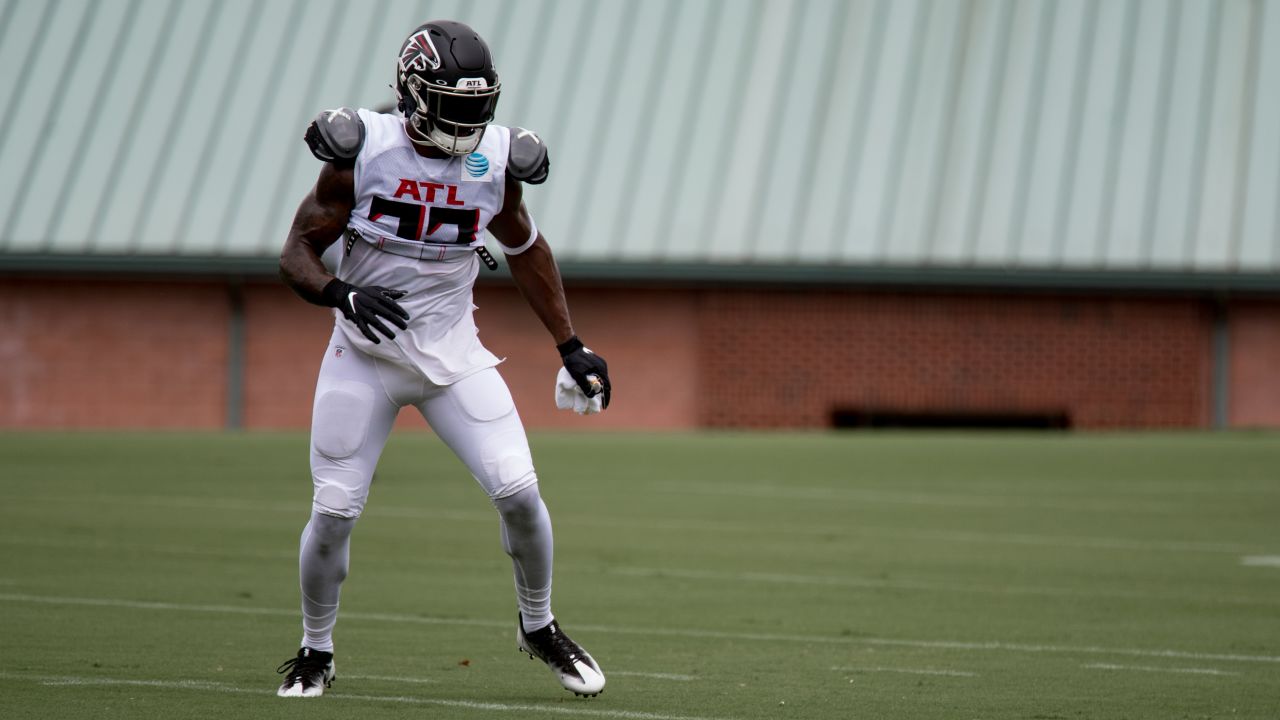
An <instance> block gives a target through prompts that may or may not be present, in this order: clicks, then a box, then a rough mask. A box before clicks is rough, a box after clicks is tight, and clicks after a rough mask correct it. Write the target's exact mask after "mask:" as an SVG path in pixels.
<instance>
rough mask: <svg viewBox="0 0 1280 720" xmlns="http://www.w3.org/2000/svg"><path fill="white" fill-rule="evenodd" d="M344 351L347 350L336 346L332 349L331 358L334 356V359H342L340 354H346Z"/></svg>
mask: <svg viewBox="0 0 1280 720" xmlns="http://www.w3.org/2000/svg"><path fill="white" fill-rule="evenodd" d="M346 351H347V349H346V348H344V347H342V346H341V345H338V346H336V347H334V349H333V356H334V357H342V353H344V352H346Z"/></svg>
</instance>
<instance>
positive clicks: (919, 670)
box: [831, 666, 978, 677]
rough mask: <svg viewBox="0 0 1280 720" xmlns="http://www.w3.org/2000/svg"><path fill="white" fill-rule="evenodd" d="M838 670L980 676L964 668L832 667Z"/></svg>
mask: <svg viewBox="0 0 1280 720" xmlns="http://www.w3.org/2000/svg"><path fill="white" fill-rule="evenodd" d="M831 669H832V670H835V671H837V672H887V673H904V674H906V675H945V676H947V677H978V673H972V672H965V671H963V670H934V669H933V668H892V667H846V666H836V667H833V668H831Z"/></svg>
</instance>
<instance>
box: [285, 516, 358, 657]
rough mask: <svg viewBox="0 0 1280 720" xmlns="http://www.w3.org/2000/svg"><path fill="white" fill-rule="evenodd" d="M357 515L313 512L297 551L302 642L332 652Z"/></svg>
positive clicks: (303, 530)
mask: <svg viewBox="0 0 1280 720" xmlns="http://www.w3.org/2000/svg"><path fill="white" fill-rule="evenodd" d="M355 524H356V521H355V518H339V517H333V516H332V515H323V514H321V513H318V512H315V511H312V513H311V521H310V522H308V523H307V526H306V527H305V528H303V529H302V542H301V545H300V548H299V551H298V584H299V586H300V587H301V590H302V633H303V634H302V644H303V645H304V646H306V647H309V648H311V649H312V650H319V651H321V652H333V626H334V624H335V623H337V622H338V593H339V591H340V590H341V589H342V581H343V580H345V579H346V577H347V563H348V560H349V557H350V550H351V530H352V529H353V528H354V527H355Z"/></svg>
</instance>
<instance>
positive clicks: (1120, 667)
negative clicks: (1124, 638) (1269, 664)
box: [1080, 663, 1240, 675]
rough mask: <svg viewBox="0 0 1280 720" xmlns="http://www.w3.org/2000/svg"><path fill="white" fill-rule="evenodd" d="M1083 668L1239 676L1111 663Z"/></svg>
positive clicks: (1206, 671)
mask: <svg viewBox="0 0 1280 720" xmlns="http://www.w3.org/2000/svg"><path fill="white" fill-rule="evenodd" d="M1080 667H1082V668H1090V669H1092V670H1137V671H1139V672H1159V673H1184V674H1187V675H1239V674H1240V673H1238V672H1229V671H1227V670H1218V669H1216V668H1167V667H1152V666H1150V665H1111V664H1109V663H1090V664H1088V665H1081V666H1080Z"/></svg>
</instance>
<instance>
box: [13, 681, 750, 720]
mask: <svg viewBox="0 0 1280 720" xmlns="http://www.w3.org/2000/svg"><path fill="white" fill-rule="evenodd" d="M0 679H3V680H20V681H28V682H35V683H40V684H41V685H46V686H84V687H94V686H99V687H100V686H104V685H105V686H111V685H117V686H124V687H151V688H163V689H167V690H200V691H202V692H209V691H213V692H221V693H233V694H239V695H262V696H274V695H275V691H274V690H271V689H264V688H242V687H236V686H234V685H227V684H225V683H214V682H202V681H195V680H130V679H124V678H107V677H83V676H67V675H24V674H22V673H10V672H2V671H0ZM324 696H325V697H327V698H333V699H335V700H363V701H366V702H382V703H400V704H405V705H433V706H436V707H451V708H462V709H466V710H484V711H487V712H512V713H543V714H547V715H573V716H578V717H598V718H619V719H620V720H731V719H730V718H715V717H704V716H698V715H663V714H661V713H651V712H639V711H634V710H605V709H593V708H588V707H582V708H573V707H557V706H553V705H528V704H516V703H498V702H476V701H473V700H451V699H445V698H425V697H405V696H399V695H354V694H350V693H343V692H327V693H325V694H324Z"/></svg>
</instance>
